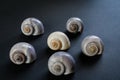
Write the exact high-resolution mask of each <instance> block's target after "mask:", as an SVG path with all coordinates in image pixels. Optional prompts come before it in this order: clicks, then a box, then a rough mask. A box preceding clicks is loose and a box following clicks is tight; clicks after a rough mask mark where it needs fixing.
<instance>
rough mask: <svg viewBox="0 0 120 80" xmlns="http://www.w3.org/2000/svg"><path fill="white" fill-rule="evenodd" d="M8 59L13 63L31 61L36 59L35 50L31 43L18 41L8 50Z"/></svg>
mask: <svg viewBox="0 0 120 80" xmlns="http://www.w3.org/2000/svg"><path fill="white" fill-rule="evenodd" d="M9 56H10V60H11V61H12V62H13V63H15V64H18V65H20V64H23V63H31V62H33V61H34V60H36V52H35V49H34V47H33V46H32V45H30V44H28V43H26V42H19V43H16V44H15V45H13V47H12V48H11V50H10V54H9Z"/></svg>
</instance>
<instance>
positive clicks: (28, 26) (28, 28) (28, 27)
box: [23, 24, 32, 33]
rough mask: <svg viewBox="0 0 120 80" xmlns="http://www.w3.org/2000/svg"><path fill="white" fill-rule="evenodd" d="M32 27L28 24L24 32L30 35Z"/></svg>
mask: <svg viewBox="0 0 120 80" xmlns="http://www.w3.org/2000/svg"><path fill="white" fill-rule="evenodd" d="M31 27H32V26H31V25H28V24H26V25H24V27H23V31H24V32H25V33H30V32H31V31H32V30H31Z"/></svg>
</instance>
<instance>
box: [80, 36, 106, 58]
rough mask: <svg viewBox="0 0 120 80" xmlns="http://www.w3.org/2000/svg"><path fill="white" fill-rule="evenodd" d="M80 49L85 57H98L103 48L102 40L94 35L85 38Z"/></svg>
mask: <svg viewBox="0 0 120 80" xmlns="http://www.w3.org/2000/svg"><path fill="white" fill-rule="evenodd" d="M81 47H82V51H83V53H84V54H85V55H87V56H95V55H100V54H102V52H103V48H104V46H103V42H102V40H101V39H100V38H99V37H98V36H95V35H92V36H87V37H85V38H84V40H83V41H82V44H81Z"/></svg>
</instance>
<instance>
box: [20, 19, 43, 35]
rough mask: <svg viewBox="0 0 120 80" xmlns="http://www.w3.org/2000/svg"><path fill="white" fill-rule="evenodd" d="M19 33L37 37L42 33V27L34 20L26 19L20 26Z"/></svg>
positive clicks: (39, 22) (40, 23) (38, 21)
mask: <svg viewBox="0 0 120 80" xmlns="http://www.w3.org/2000/svg"><path fill="white" fill-rule="evenodd" d="M21 31H22V33H23V34H24V35H26V36H30V35H33V36H37V35H40V34H43V33H44V26H43V24H42V22H41V21H40V20H38V19H36V18H27V19H25V20H24V21H23V22H22V24H21Z"/></svg>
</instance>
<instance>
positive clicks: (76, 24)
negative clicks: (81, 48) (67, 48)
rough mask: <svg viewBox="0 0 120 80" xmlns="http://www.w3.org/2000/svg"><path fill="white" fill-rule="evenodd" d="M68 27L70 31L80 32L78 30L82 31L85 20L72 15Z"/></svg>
mask: <svg viewBox="0 0 120 80" xmlns="http://www.w3.org/2000/svg"><path fill="white" fill-rule="evenodd" d="M66 29H67V30H68V31H69V32H70V33H78V32H80V33H81V32H82V29H83V21H82V20H81V19H80V18H77V17H72V18H70V19H68V21H67V23H66Z"/></svg>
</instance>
